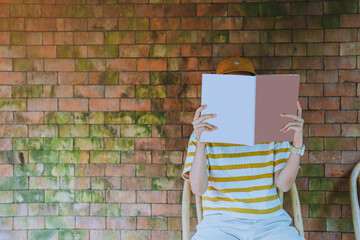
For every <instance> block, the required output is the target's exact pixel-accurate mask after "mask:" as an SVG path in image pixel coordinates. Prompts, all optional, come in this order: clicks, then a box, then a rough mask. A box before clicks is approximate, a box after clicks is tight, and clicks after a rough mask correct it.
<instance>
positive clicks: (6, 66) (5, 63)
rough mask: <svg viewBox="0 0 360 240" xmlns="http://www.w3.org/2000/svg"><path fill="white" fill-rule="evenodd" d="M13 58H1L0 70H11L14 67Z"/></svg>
mask: <svg viewBox="0 0 360 240" xmlns="http://www.w3.org/2000/svg"><path fill="white" fill-rule="evenodd" d="M12 62H13V61H12V59H0V71H11V70H12V69H13V63H12Z"/></svg>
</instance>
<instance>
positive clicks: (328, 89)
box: [324, 83, 356, 96]
mask: <svg viewBox="0 0 360 240" xmlns="http://www.w3.org/2000/svg"><path fill="white" fill-rule="evenodd" d="M324 86H325V89H324V90H325V91H324V96H356V83H338V84H324Z"/></svg>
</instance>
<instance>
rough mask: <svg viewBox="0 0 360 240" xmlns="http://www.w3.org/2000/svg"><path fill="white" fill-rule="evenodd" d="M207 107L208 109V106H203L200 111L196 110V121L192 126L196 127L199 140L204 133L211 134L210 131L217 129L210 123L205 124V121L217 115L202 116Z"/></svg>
mask: <svg viewBox="0 0 360 240" xmlns="http://www.w3.org/2000/svg"><path fill="white" fill-rule="evenodd" d="M206 107H207V106H206V105H203V106H200V107H199V108H198V109H196V112H195V117H194V121H193V122H192V125H193V127H194V132H195V135H196V137H197V139H200V136H201V133H202V132H203V131H209V132H210V131H214V130H216V129H217V127H216V126H214V125H212V124H210V123H207V122H203V121H204V120H205V119H209V118H215V117H216V114H205V115H202V116H200V113H201V111H202V110H204V109H205V108H206Z"/></svg>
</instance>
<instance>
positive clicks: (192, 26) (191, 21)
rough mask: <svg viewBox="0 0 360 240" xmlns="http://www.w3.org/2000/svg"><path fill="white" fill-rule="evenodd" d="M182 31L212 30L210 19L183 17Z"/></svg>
mask: <svg viewBox="0 0 360 240" xmlns="http://www.w3.org/2000/svg"><path fill="white" fill-rule="evenodd" d="M181 29H182V30H210V29H211V18H210V17H183V18H182V19H181Z"/></svg>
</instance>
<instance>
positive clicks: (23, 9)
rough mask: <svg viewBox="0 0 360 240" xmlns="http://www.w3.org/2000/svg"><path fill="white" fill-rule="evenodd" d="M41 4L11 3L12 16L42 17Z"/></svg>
mask: <svg viewBox="0 0 360 240" xmlns="http://www.w3.org/2000/svg"><path fill="white" fill-rule="evenodd" d="M41 7H42V6H41V5H34V4H12V5H10V16H11V17H41Z"/></svg>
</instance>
